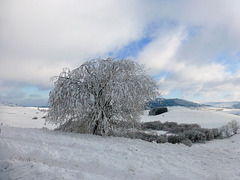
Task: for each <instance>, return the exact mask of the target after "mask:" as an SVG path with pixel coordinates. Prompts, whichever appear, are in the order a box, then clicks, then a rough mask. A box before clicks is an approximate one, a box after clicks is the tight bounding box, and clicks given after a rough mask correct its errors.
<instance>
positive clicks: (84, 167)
mask: <svg viewBox="0 0 240 180" xmlns="http://www.w3.org/2000/svg"><path fill="white" fill-rule="evenodd" d="M15 110H16V111H15ZM15 110H14V109H11V108H9V107H1V111H0V124H1V123H3V124H4V125H0V128H1V133H0V179H1V180H5V179H24V180H25V179H26V180H28V179H29V180H30V179H36V180H42V179H46V180H48V179H49V180H50V179H69V180H71V179H73V180H75V179H76V180H77V179H94V180H95V179H101V180H104V179H124V180H125V179H163V180H165V179H167V180H175V179H178V180H183V179H195V180H198V179H201V180H202V179H204V180H205V179H207V180H212V179H220V180H221V179H222V180H228V179H229V180H237V179H240V169H239V167H240V135H236V136H233V137H231V138H229V139H223V140H214V141H211V142H207V143H206V144H194V145H193V146H192V147H188V146H185V145H182V144H180V145H173V144H168V143H166V144H156V143H149V142H145V141H142V140H132V139H126V138H115V137H100V136H94V135H86V134H74V133H67V132H56V131H52V130H46V129H36V128H35V127H38V128H41V127H43V124H42V123H40V121H42V119H41V116H42V115H44V113H43V114H41V113H40V114H39V113H38V114H36V112H38V110H37V109H34V110H32V109H26V108H22V107H19V109H18V108H16V109H15ZM180 110H181V109H178V108H176V109H175V110H174V109H170V111H169V112H168V113H169V115H167V113H166V114H164V117H168V116H169V117H168V118H169V119H168V120H169V121H174V120H176V119H179V118H176V117H179V116H181V115H183V114H184V113H180V112H179V111H180ZM182 111H183V112H184V111H185V118H186V117H187V114H189V115H191V116H192V117H194V115H193V114H194V113H195V114H196V116H197V115H201V113H202V112H199V114H198V113H197V112H198V110H188V109H183V110H181V112H182ZM195 111H196V112H195ZM177 112H178V113H177ZM192 112H194V113H192ZM213 112H214V113H212V111H210V110H208V111H207V112H206V114H209V113H210V114H211V113H212V116H211V117H214V115H215V111H213ZM9 113H10V114H9ZM24 113H26V114H28V116H27V115H26V114H24ZM191 113H192V114H191ZM22 114H23V115H22ZM171 114H172V115H171ZM174 114H175V116H173V115H174ZM217 114H218V112H217ZM2 115H4V116H2ZM24 115H26V116H24ZM18 116H19V117H18ZM34 116H37V117H39V118H38V119H37V120H39V122H38V121H37V120H32V117H34ZM171 116H172V119H171ZM161 117H162V115H161ZM204 117H205V116H204ZM204 117H202V119H204ZM233 117H235V116H233ZM236 117H237V116H236ZM151 118H153V119H152V120H155V119H154V118H157V116H155V117H151ZM143 119H144V117H143ZM183 119H184V118H183ZM189 119H190V118H189ZM214 119H215V120H217V118H213V120H214ZM199 120H201V118H199ZM210 120H211V119H209V122H210ZM18 121H21V122H19V123H17V122H18ZM32 122H36V124H38V125H34V123H33V124H32ZM28 124H31V127H34V129H33V128H26V127H30V125H28ZM6 125H9V126H10V127H9V126H6ZM219 125H220V124H218V125H217V126H219ZM14 126H15V127H14ZM16 126H17V127H16ZM24 126H26V127H25V128H19V127H24ZM47 126H48V125H47Z"/></svg>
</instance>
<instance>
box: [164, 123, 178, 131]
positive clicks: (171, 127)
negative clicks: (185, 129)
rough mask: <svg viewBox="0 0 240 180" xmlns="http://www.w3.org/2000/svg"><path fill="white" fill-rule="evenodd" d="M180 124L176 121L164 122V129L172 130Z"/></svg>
mask: <svg viewBox="0 0 240 180" xmlns="http://www.w3.org/2000/svg"><path fill="white" fill-rule="evenodd" d="M177 126H178V124H177V123H176V122H168V121H167V122H165V123H164V124H163V130H164V131H169V132H170V131H171V129H174V128H176V127H177Z"/></svg>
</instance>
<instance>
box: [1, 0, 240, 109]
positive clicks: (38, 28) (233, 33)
mask: <svg viewBox="0 0 240 180" xmlns="http://www.w3.org/2000/svg"><path fill="white" fill-rule="evenodd" d="M239 7H240V1H239V0H232V1H231V3H230V2H229V1H227V0H211V1H209V0H196V1H191V0H181V1H180V0H169V1H164V0H153V1H146V0H133V1H128V0H121V1H111V0H102V1H97V0H89V1H83V0H79V1H73V0H60V1H59V0H58V1H57V0H42V1H32V0H22V1H14V0H9V1H0V27H1V28H0V101H2V102H10V103H16V104H20V105H25V106H33V105H34V106H38V105H47V100H48V94H49V91H50V90H51V89H52V88H53V83H52V82H50V78H51V77H52V76H56V75H58V74H59V73H60V72H61V70H62V69H63V68H64V67H68V68H70V69H74V68H77V67H78V66H80V65H81V64H82V63H83V62H84V61H86V60H89V59H93V58H98V57H102V58H105V57H108V56H113V57H117V58H131V59H133V60H135V61H137V62H139V63H140V64H145V66H146V68H148V69H149V74H150V75H151V76H152V77H153V78H154V79H155V80H156V81H158V82H159V84H160V89H161V92H162V96H163V97H166V98H184V99H187V100H193V101H198V102H207V101H236V100H240V91H239V89H240V69H239V67H240V33H239V32H240V21H239V19H240V12H239Z"/></svg>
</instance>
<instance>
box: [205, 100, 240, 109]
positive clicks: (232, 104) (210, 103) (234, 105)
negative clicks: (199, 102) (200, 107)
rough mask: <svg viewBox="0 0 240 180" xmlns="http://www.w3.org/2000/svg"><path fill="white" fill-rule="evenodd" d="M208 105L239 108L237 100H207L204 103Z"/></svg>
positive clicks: (239, 103) (239, 104)
mask: <svg viewBox="0 0 240 180" xmlns="http://www.w3.org/2000/svg"><path fill="white" fill-rule="evenodd" d="M205 104H207V105H210V106H214V107H219V108H235V109H240V102H239V101H231V102H207V103H205Z"/></svg>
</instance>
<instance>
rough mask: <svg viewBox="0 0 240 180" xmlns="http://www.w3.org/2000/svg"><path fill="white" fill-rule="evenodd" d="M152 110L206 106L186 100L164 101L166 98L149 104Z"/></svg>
mask: <svg viewBox="0 0 240 180" xmlns="http://www.w3.org/2000/svg"><path fill="white" fill-rule="evenodd" d="M148 104H149V107H150V108H155V107H171V106H183V107H202V106H204V105H202V104H198V103H194V102H191V101H187V100H184V99H177V98H175V99H164V98H157V99H156V100H154V101H150V102H149V103H148Z"/></svg>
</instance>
